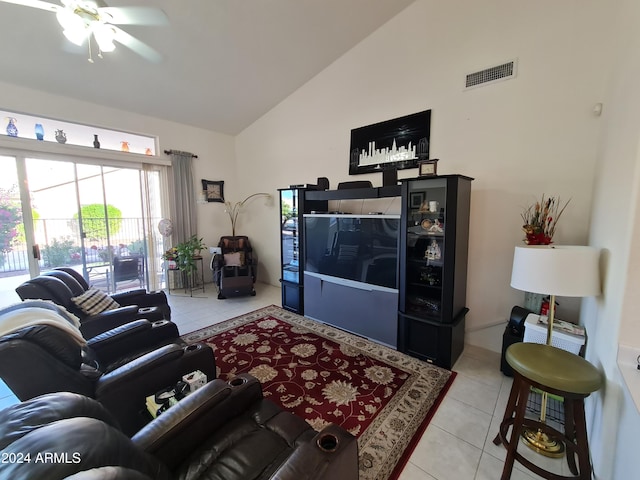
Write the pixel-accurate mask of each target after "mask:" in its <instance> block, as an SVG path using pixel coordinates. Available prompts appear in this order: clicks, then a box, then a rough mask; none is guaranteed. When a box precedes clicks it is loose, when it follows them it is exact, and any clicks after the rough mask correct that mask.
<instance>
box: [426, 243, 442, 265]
mask: <svg viewBox="0 0 640 480" xmlns="http://www.w3.org/2000/svg"><path fill="white" fill-rule="evenodd" d="M424 258H426V259H427V260H440V258H442V252H441V251H440V246H439V245H438V242H436V239H435V238H434V239H433V240H432V241H431V245H429V246H428V247H427V251H426V252H424Z"/></svg>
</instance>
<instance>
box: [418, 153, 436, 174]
mask: <svg viewBox="0 0 640 480" xmlns="http://www.w3.org/2000/svg"><path fill="white" fill-rule="evenodd" d="M436 175H438V159H437V158H434V159H433V160H423V161H421V162H418V176H420V177H434V176H436Z"/></svg>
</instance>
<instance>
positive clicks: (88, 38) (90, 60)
mask: <svg viewBox="0 0 640 480" xmlns="http://www.w3.org/2000/svg"><path fill="white" fill-rule="evenodd" d="M87 45H89V63H93V58H92V56H91V37H90V36H88V37H87Z"/></svg>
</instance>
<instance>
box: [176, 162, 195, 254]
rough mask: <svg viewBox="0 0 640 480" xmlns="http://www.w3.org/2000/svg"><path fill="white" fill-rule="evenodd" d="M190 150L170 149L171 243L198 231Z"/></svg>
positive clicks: (186, 238)
mask: <svg viewBox="0 0 640 480" xmlns="http://www.w3.org/2000/svg"><path fill="white" fill-rule="evenodd" d="M192 159H193V154H192V153H190V152H179V151H176V150H172V151H171V177H172V178H171V182H170V184H171V196H170V199H171V202H170V211H171V220H172V222H173V235H172V240H173V245H176V244H177V243H180V242H184V241H186V240H188V239H189V237H191V236H192V235H196V234H197V232H198V229H197V223H196V205H195V203H196V202H195V189H194V187H193V174H192V169H191V162H192Z"/></svg>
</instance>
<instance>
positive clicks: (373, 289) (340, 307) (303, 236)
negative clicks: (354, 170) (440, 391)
mask: <svg viewBox="0 0 640 480" xmlns="http://www.w3.org/2000/svg"><path fill="white" fill-rule="evenodd" d="M471 181H472V179H471V178H469V177H465V176H462V175H444V176H432V177H419V178H412V179H406V180H401V181H400V185H393V186H385V187H377V188H350V189H343V190H327V191H322V190H311V189H306V188H294V189H293V190H295V192H291V190H292V189H282V190H280V192H281V199H280V200H281V207H282V206H283V205H285V204H286V205H287V206H286V207H283V212H284V211H285V210H287V211H288V212H289V215H291V209H290V207H291V205H290V203H291V200H289V199H290V198H295V199H296V201H295V206H296V209H295V212H294V213H293V216H291V218H290V220H288V221H289V225H290V227H289V228H288V229H285V228H284V227H283V232H282V236H283V240H282V278H281V282H282V287H283V293H282V303H283V307H284V308H287V309H289V310H291V311H294V312H296V313H299V314H304V315H305V316H307V317H309V318H312V319H315V320H319V321H322V322H324V323H329V324H332V325H335V326H337V327H339V328H342V329H345V330H348V331H350V332H353V333H356V334H359V335H362V336H365V337H368V338H370V339H373V340H375V341H378V342H379V343H382V344H386V345H389V346H391V347H393V348H396V349H397V350H399V351H402V352H405V353H408V354H410V355H412V356H415V357H418V358H421V359H423V360H426V361H429V362H432V363H434V364H437V365H439V366H442V367H444V368H451V367H452V366H453V364H454V363H455V361H456V359H457V358H458V357H459V355H460V353H461V352H462V349H463V346H464V323H465V315H466V313H467V311H468V309H467V307H466V305H465V301H466V277H467V249H468V234H469V207H470V192H471ZM392 197H400V199H401V207H400V214H399V215H398V214H391V215H388V214H384V213H380V212H366V213H344V212H329V211H328V210H329V205H330V204H329V202H331V201H332V200H355V199H362V200H366V199H381V198H392ZM312 212H314V213H312ZM293 218H295V220H291V219H293ZM285 223H286V222H285ZM291 229H295V231H292V230H291ZM293 250H295V251H293ZM292 270H293V271H295V274H292V273H291V272H292Z"/></svg>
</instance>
